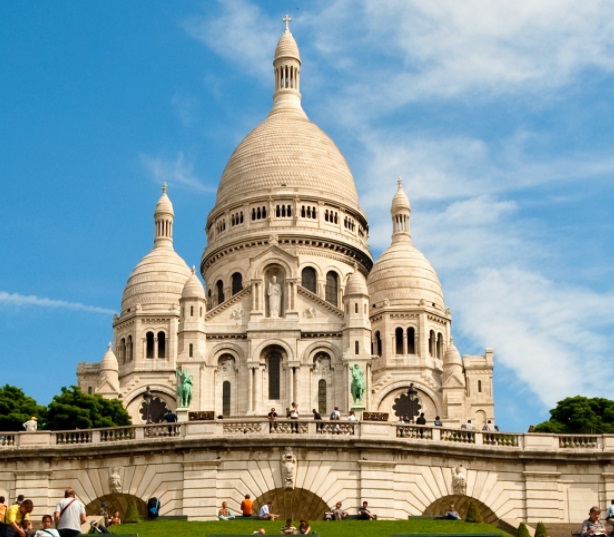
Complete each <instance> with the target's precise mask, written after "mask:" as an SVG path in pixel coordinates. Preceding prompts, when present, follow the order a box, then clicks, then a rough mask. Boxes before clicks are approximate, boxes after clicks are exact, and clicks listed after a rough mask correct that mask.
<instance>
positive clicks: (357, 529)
mask: <svg viewBox="0 0 614 537" xmlns="http://www.w3.org/2000/svg"><path fill="white" fill-rule="evenodd" d="M284 525H285V524H284V523H283V522H281V521H279V520H277V521H275V522H268V521H261V520H258V519H256V518H254V519H247V520H246V519H237V520H231V521H219V520H214V521H211V522H186V521H178V520H154V521H148V522H140V523H138V524H123V525H122V526H113V527H112V528H111V530H112V531H113V533H116V534H135V533H136V534H138V536H139V537H170V536H184V537H205V536H206V535H209V534H225V535H228V534H244V535H247V534H250V533H252V532H253V531H254V530H257V529H258V528H265V529H266V533H267V535H280V532H279V530H280V529H281V528H282V527H283V526H284ZM295 525H296V526H298V523H297V522H295ZM311 529H312V531H314V532H316V533H318V534H320V535H321V536H322V537H362V536H365V535H368V536H369V537H389V536H390V535H393V534H402V533H405V534H410V533H412V534H416V533H422V534H425V533H431V534H434V533H436V534H439V533H465V534H471V533H473V534H475V533H500V534H502V535H505V534H504V532H503V531H501V530H500V529H498V528H496V527H495V526H491V525H490V524H471V523H469V522H464V521H446V520H376V521H371V522H370V521H363V520H343V521H341V522H322V521H317V522H311Z"/></svg>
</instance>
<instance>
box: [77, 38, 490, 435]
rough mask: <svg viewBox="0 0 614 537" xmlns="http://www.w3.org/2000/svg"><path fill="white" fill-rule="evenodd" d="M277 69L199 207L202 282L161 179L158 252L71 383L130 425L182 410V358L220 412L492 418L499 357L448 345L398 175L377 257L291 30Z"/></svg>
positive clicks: (131, 282)
mask: <svg viewBox="0 0 614 537" xmlns="http://www.w3.org/2000/svg"><path fill="white" fill-rule="evenodd" d="M273 65H274V68H275V71H274V72H275V76H274V82H275V86H274V93H273V107H272V109H271V112H270V114H269V115H268V117H267V118H266V119H265V120H264V121H263V122H262V123H260V124H259V125H258V126H256V128H255V129H254V130H252V131H251V132H250V133H249V134H248V135H247V136H246V137H245V138H244V139H243V141H242V142H241V143H240V144H239V145H238V147H237V149H236V150H235V151H234V153H233V154H232V155H231V157H230V159H229V161H228V164H227V166H226V168H225V170H224V172H223V174H222V177H221V180H220V183H219V187H218V191H217V198H216V202H215V206H214V207H213V209H212V210H211V212H210V213H209V216H208V218H207V223H206V234H207V246H206V248H205V250H204V252H203V254H202V258H201V263H200V274H201V275H202V277H203V279H204V281H205V282H206V291H205V289H204V287H203V285H202V283H201V282H200V280H199V278H198V276H197V275H196V273H195V270H194V269H193V270H192V271H191V270H190V269H189V267H188V266H187V265H186V263H185V262H184V261H183V260H182V259H181V257H180V256H179V255H178V254H177V253H176V252H175V251H174V249H173V223H174V217H175V213H174V209H173V206H172V203H171V201H170V199H169V197H168V195H167V192H166V186H165V187H164V189H163V193H162V196H161V198H160V200H159V201H158V203H157V205H156V208H155V212H154V247H153V249H152V250H151V252H150V253H148V254H147V255H146V256H145V257H144V258H143V259H142V260H141V261H140V262H139V263H138V264H137V266H136V267H135V269H134V270H133V272H132V274H131V275H130V277H129V279H128V282H127V285H126V287H125V290H124V293H123V298H122V305H121V312H120V313H119V314H118V315H117V316H115V318H114V320H113V328H114V341H113V345H112V350H111V349H109V351H108V352H107V354H105V356H104V359H103V360H102V362H100V364H91V363H82V364H79V368H78V372H77V375H78V382H79V385H80V386H81V388H82V389H83V390H85V391H89V392H91V393H100V394H102V395H103V396H104V397H119V398H121V399H122V401H124V404H125V406H126V408H127V409H128V411H129V412H130V414H131V415H132V418H133V420H134V423H143V422H146V421H147V420H149V421H154V422H155V421H159V420H160V419H161V417H162V415H163V413H164V412H165V410H166V409H167V408H171V409H173V410H174V409H176V408H177V407H178V406H179V404H178V400H177V376H176V370H177V369H178V368H182V369H183V370H187V371H188V372H189V374H190V377H191V383H192V384H191V394H192V397H191V402H190V405H189V410H191V411H202V410H204V411H206V410H209V411H214V413H215V415H216V416H217V415H221V416H223V417H225V418H230V417H246V416H264V415H266V413H267V412H268V411H269V410H270V408H271V407H275V408H276V409H277V412H278V413H279V414H281V415H283V413H284V412H285V410H286V409H288V408H289V407H290V406H291V403H292V402H296V403H298V405H299V408H300V409H301V412H302V415H303V416H304V415H311V409H318V410H319V411H320V412H321V413H322V414H323V415H324V416H327V415H328V414H330V412H331V411H332V410H333V408H334V407H335V406H338V407H339V408H340V410H341V412H342V414H344V415H345V414H347V413H348V412H349V411H350V410H354V411H355V412H357V413H358V414H359V413H360V412H361V411H362V410H368V411H372V412H383V413H387V414H388V419H389V420H390V421H396V420H398V419H399V418H409V420H410V421H411V420H413V419H414V418H415V417H416V415H417V413H418V412H419V411H422V412H425V414H426V416H427V418H428V419H429V421H431V420H432V419H433V418H434V417H435V416H437V415H439V416H441V418H442V419H443V421H444V423H445V424H446V425H448V426H456V427H457V426H460V424H461V423H463V422H465V421H466V420H468V419H471V420H472V421H473V423H474V424H475V425H476V426H477V427H481V425H482V424H484V423H486V421H487V420H494V404H493V393H492V370H493V352H492V350H486V351H485V353H484V355H483V356H465V357H464V358H461V356H460V354H459V352H458V350H457V349H456V347H455V346H454V344H453V343H452V328H451V322H452V314H451V312H450V310H449V309H448V308H447V307H446V306H445V302H444V296H443V291H442V288H441V284H440V282H439V279H438V277H437V274H436V272H435V270H434V269H433V267H432V266H431V264H430V263H429V261H428V260H427V259H426V258H425V257H424V255H423V254H422V253H421V252H420V251H419V250H418V249H417V248H416V247H415V246H414V244H413V242H412V240H411V234H410V214H411V208H410V204H409V200H408V198H407V196H406V194H405V192H404V191H403V188H402V182H401V180H399V181H398V190H397V193H396V194H395V196H394V198H393V199H392V203H391V217H392V241H391V245H390V247H389V248H388V249H387V250H386V251H385V252H384V253H383V254H382V256H381V257H380V259H378V260H377V261H376V262H375V263H374V261H373V258H372V255H371V253H370V251H369V248H368V245H367V240H368V229H369V228H368V222H367V218H366V215H365V213H364V211H363V210H362V209H361V207H360V204H359V197H358V193H357V191H356V186H355V184H354V179H353V177H352V174H351V171H350V169H349V167H348V165H347V163H346V161H345V159H344V158H343V155H342V154H341V153H340V151H339V150H338V149H337V147H336V145H335V144H334V142H333V141H332V140H331V139H330V138H329V137H328V136H327V135H326V134H325V133H324V132H322V130H321V129H319V128H318V127H317V126H316V125H314V124H313V123H312V122H311V121H309V119H308V117H307V115H306V114H305V112H304V110H303V108H302V106H301V93H300V76H301V72H300V71H301V59H300V54H299V50H298V47H297V45H296V42H295V40H294V38H293V36H292V34H291V33H290V31H289V28H288V27H286V31H285V32H284V33H283V35H282V37H281V39H280V40H279V43H278V46H277V49H276V51H275V57H274V62H273ZM356 366H357V368H358V369H359V371H360V372H361V373H362V376H363V377H364V383H365V386H364V396H363V397H361V398H359V399H356V398H355V397H353V396H352V393H351V388H352V371H354V372H356V369H357V368H356ZM410 386H412V387H413V388H412V389H413V390H415V393H414V395H412V396H411V397H410V396H409V395H408V390H409V389H410ZM148 387H149V392H148V394H151V397H149V398H148V399H147V402H145V400H144V398H143V395H144V394H145V393H146V390H147V388H148ZM410 399H411V402H408V401H409V400H410Z"/></svg>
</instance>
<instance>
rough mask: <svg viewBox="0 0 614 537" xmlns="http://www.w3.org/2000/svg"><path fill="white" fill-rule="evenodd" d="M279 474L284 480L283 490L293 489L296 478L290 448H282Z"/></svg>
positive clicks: (294, 463) (294, 460)
mask: <svg viewBox="0 0 614 537" xmlns="http://www.w3.org/2000/svg"><path fill="white" fill-rule="evenodd" d="M281 473H282V475H283V478H284V488H285V489H293V488H294V478H295V476H296V458H295V457H294V452H293V451H292V448H291V447H286V448H284V452H283V454H282V457H281Z"/></svg>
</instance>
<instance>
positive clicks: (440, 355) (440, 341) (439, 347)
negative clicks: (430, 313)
mask: <svg viewBox="0 0 614 537" xmlns="http://www.w3.org/2000/svg"><path fill="white" fill-rule="evenodd" d="M437 358H443V335H442V333H441V332H439V334H437Z"/></svg>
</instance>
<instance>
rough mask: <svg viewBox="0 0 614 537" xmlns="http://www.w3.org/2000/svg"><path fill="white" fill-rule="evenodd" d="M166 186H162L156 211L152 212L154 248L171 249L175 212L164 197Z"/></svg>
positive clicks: (168, 200)
mask: <svg viewBox="0 0 614 537" xmlns="http://www.w3.org/2000/svg"><path fill="white" fill-rule="evenodd" d="M166 189H167V185H166V183H164V184H163V185H162V195H161V196H160V199H159V200H158V203H157V204H156V210H155V212H154V223H155V224H154V225H155V235H154V237H155V238H154V248H159V247H167V248H171V249H172V248H173V220H174V218H175V212H174V211H173V204H172V203H171V200H170V199H169V197H168V196H167V195H166Z"/></svg>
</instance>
